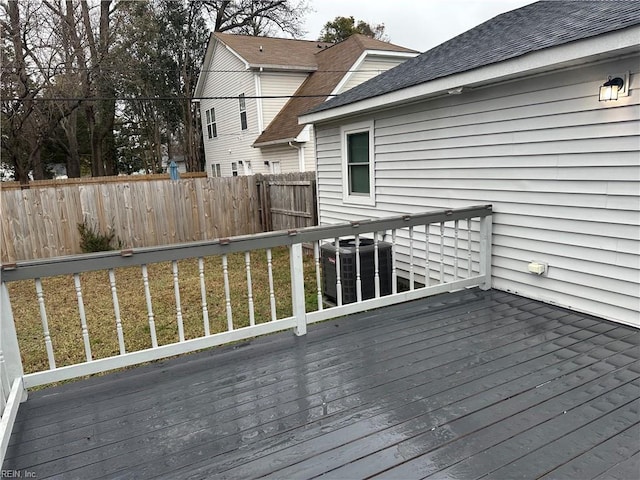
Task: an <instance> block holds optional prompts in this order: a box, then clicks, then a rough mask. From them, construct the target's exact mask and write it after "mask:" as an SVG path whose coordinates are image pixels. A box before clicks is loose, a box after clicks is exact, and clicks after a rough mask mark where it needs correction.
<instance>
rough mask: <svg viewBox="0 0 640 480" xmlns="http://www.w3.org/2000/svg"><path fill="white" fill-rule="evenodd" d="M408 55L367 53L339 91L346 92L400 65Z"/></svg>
mask: <svg viewBox="0 0 640 480" xmlns="http://www.w3.org/2000/svg"><path fill="white" fill-rule="evenodd" d="M406 60H407V59H406V57H381V56H377V55H375V56H374V55H367V57H366V58H365V59H364V60H363V61H362V63H360V65H358V66H357V68H356V69H355V70H356V71H355V72H353V73H351V75H350V76H349V78H348V80H347V81H346V82H345V84H344V85H342V87H341V88H340V90H339V91H338V93H342V92H346V91H347V90H349V89H350V88H353V87H355V86H356V85H360V84H361V83H364V82H366V81H367V80H369V79H370V78H373V77H375V76H376V75H380V74H381V73H382V72H386V71H387V70H389V69H391V68H393V67H395V66H397V65H400V64H401V63H402V62H404V61H406Z"/></svg>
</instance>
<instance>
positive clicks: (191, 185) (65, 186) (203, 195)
mask: <svg viewBox="0 0 640 480" xmlns="http://www.w3.org/2000/svg"><path fill="white" fill-rule="evenodd" d="M0 187H1V191H0V193H1V202H2V203H1V204H0V207H1V211H0V228H1V229H2V231H1V234H0V240H1V241H2V251H1V261H2V263H3V264H8V263H14V262H16V261H19V260H33V259H38V258H50V257H57V256H63V255H71V254H76V253H82V251H81V249H80V240H81V239H80V234H79V232H78V224H80V223H83V222H87V223H88V224H89V225H91V226H92V227H93V228H94V229H95V230H96V231H98V232H101V233H104V234H112V233H113V234H115V239H116V240H119V241H120V242H121V245H122V248H125V249H126V248H135V247H151V246H155V245H168V244H172V243H183V242H191V241H200V240H213V239H216V238H220V237H230V236H236V235H245V234H252V233H259V232H263V231H265V230H270V229H278V228H293V227H301V226H310V225H315V223H316V214H315V174H314V172H305V173H291V174H279V175H264V176H263V175H256V176H241V177H229V178H207V177H206V175H205V174H183V175H182V177H181V178H180V179H179V180H175V181H171V180H169V179H168V176H167V175H148V176H140V177H135V176H134V177H101V178H90V179H69V180H53V181H52V180H49V181H40V182H32V183H30V184H29V185H28V186H27V187H25V186H21V185H20V184H16V183H14V182H6V183H2V184H0Z"/></svg>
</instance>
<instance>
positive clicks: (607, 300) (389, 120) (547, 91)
mask: <svg viewBox="0 0 640 480" xmlns="http://www.w3.org/2000/svg"><path fill="white" fill-rule="evenodd" d="M638 65H640V59H639V58H638V56H637V55H636V56H635V57H632V58H625V59H619V60H617V61H615V62H609V63H601V64H596V65H590V66H583V67H580V68H573V69H567V70H565V71H561V72H556V73H553V74H547V75H542V76H538V77H535V78H530V79H525V80H520V81H512V82H509V83H505V84H503V85H500V86H494V87H486V88H480V89H477V90H471V91H467V92H464V93H463V94H461V95H456V96H447V97H445V98H440V99H435V100H432V101H428V102H421V103H416V104H413V105H410V106H407V107H403V108H395V109H391V110H387V111H383V112H380V113H378V114H376V115H373V117H374V120H375V162H376V165H375V169H376V175H375V192H376V200H377V205H376V207H360V206H358V207H355V206H349V205H345V204H343V201H342V178H341V166H340V162H341V159H340V136H339V125H319V126H318V127H317V131H316V134H317V140H316V143H317V157H318V197H319V205H320V211H319V218H320V222H321V223H323V224H331V223H337V222H341V221H348V220H354V219H361V218H367V217H382V216H387V215H392V214H398V213H413V212H420V211H425V210H429V209H433V208H444V207H462V206H467V205H473V204H482V203H492V204H493V206H494V212H495V213H494V216H493V221H494V230H493V232H494V237H493V287H494V288H497V289H501V290H507V291H513V292H516V293H518V294H522V295H525V296H528V297H531V298H535V299H539V300H543V301H548V302H552V303H556V304H559V305H562V306H566V307H569V308H572V309H575V310H579V311H583V312H587V313H591V314H594V315H597V316H600V317H604V318H608V319H612V320H616V321H620V322H623V323H628V324H632V325H635V326H640V318H639V313H638V310H639V309H640V260H639V259H640V255H639V254H640V238H639V237H640V156H639V152H640V108H639V103H640V101H639V100H640V90H638V88H637V84H638V79H639V76H638ZM624 71H631V87H632V88H631V89H630V96H629V97H621V99H620V100H618V101H617V102H607V103H604V102H598V95H597V93H598V87H599V86H600V85H601V84H602V83H603V82H604V81H605V80H606V79H607V76H608V75H609V74H612V73H616V72H624ZM452 87H453V86H452ZM633 87H636V88H633ZM362 118H363V117H359V118H352V119H348V120H344V123H349V122H352V121H357V120H359V119H362ZM531 260H537V261H543V262H548V264H549V271H548V275H547V276H542V277H538V276H534V275H531V274H529V273H527V263H528V262H529V261H531Z"/></svg>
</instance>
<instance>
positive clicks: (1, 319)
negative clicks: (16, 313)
mask: <svg viewBox="0 0 640 480" xmlns="http://www.w3.org/2000/svg"><path fill="white" fill-rule="evenodd" d="M0 362H2V363H3V364H4V365H0V370H1V371H0V376H1V377H2V378H0V381H2V382H3V383H4V382H7V381H8V382H9V388H11V384H13V381H14V380H15V379H16V378H22V376H23V375H24V370H23V368H22V359H21V358H20V347H19V345H18V336H17V334H16V326H15V324H14V322H13V311H12V310H11V302H10V301H9V290H8V289H7V285H6V283H2V285H1V286H0ZM3 387H5V388H6V385H3ZM3 390H4V388H3ZM4 391H5V392H8V391H9V390H4ZM26 399H27V391H26V390H23V392H22V398H21V401H23V402H24V401H25V400H26Z"/></svg>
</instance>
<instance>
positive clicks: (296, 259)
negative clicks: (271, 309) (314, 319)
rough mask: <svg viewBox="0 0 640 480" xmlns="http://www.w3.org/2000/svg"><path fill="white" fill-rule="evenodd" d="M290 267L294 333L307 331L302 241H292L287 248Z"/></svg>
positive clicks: (301, 333) (299, 333) (300, 333)
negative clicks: (294, 321) (294, 322)
mask: <svg viewBox="0 0 640 480" xmlns="http://www.w3.org/2000/svg"><path fill="white" fill-rule="evenodd" d="M289 252H290V253H289V261H290V267H291V302H292V307H293V316H294V317H295V319H296V327H295V329H294V332H295V334H296V335H298V336H300V335H306V333H307V310H306V305H305V296H304V271H303V267H302V243H294V244H293V245H291V248H290V250H289Z"/></svg>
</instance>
